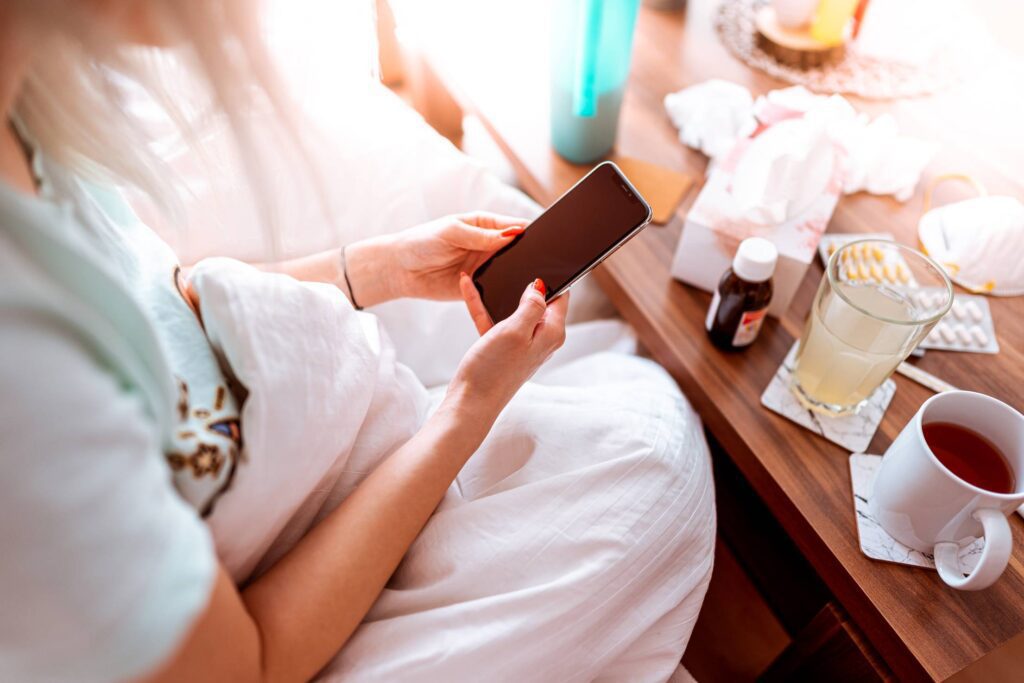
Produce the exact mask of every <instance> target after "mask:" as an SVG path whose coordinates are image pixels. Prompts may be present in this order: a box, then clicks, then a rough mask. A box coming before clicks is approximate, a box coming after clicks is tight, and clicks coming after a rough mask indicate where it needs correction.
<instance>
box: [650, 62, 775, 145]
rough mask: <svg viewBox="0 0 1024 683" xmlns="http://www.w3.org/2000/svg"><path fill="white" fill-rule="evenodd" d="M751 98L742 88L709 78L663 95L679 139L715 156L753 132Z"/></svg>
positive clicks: (755, 125) (748, 92)
mask: <svg viewBox="0 0 1024 683" xmlns="http://www.w3.org/2000/svg"><path fill="white" fill-rule="evenodd" d="M753 104H754V98H753V97H751V95H750V91H749V90H747V89H746V88H744V87H743V86H742V85H738V84H736V83H732V82H730V81H723V80H720V79H711V80H709V81H704V82H703V83H699V84H697V85H693V86H690V87H689V88H684V89H683V90H680V91H679V92H675V93H670V94H668V95H666V96H665V109H666V111H668V115H669V118H671V119H672V123H673V124H674V125H675V127H676V128H678V129H679V140H680V142H682V143H683V144H684V145H686V146H687V147H693V148H695V149H699V150H700V151H702V152H704V153H705V154H707V155H708V156H709V157H716V156H718V155H720V154H724V153H725V152H728V151H729V149H731V148H732V146H733V145H734V144H735V143H736V141H737V140H738V139H740V138H741V137H746V136H748V135H750V134H751V133H752V132H754V129H755V128H756V127H757V121H755V120H754V116H753Z"/></svg>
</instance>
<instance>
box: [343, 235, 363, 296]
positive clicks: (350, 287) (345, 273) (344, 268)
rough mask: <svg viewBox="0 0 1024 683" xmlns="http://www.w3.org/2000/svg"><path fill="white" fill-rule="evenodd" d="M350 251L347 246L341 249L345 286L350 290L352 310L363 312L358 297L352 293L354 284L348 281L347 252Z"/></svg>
mask: <svg viewBox="0 0 1024 683" xmlns="http://www.w3.org/2000/svg"><path fill="white" fill-rule="evenodd" d="M346 249H348V245H347V244H346V245H345V246H343V247H342V248H341V274H342V275H344V276H345V286H346V287H347V288H348V300H349V301H351V302H352V308H354V309H356V310H357V311H361V310H363V307H362V306H360V305H359V304H358V303H356V295H355V294H354V293H353V292H352V282H351V281H350V280H349V279H348V264H347V263H345V250H346Z"/></svg>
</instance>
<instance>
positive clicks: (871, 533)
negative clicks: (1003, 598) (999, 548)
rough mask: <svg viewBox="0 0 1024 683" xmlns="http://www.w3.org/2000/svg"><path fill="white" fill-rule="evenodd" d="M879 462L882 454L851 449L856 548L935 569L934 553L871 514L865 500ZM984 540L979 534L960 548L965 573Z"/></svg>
mask: <svg viewBox="0 0 1024 683" xmlns="http://www.w3.org/2000/svg"><path fill="white" fill-rule="evenodd" d="M881 465H882V456H880V455H869V454H866V453H854V454H853V455H851V456H850V480H851V481H852V482H853V509H854V514H855V515H856V517H857V536H859V537H860V549H861V552H863V553H864V554H865V555H867V556H868V557H870V558H872V559H875V560H885V561H886V562H897V563H899V564H909V565H911V566H914V567H926V568H928V569H935V557H934V556H932V555H931V554H929V553H922V552H920V551H917V550H914V549H913V548H908V547H907V546H905V545H903V544H902V543H900V542H899V541H897V540H896V539H895V538H893V537H892V536H890V535H889V534H887V533H886V532H885V529H883V528H882V527H881V525H880V524H879V523H878V522H877V521H876V520H875V518H874V517H872V516H871V513H870V512H869V511H868V501H870V500H871V490H872V489H873V488H874V486H875V475H876V474H878V469H879V467H881ZM984 547H985V541H984V540H983V539H980V538H976V539H974V541H972V542H971V543H969V544H968V545H966V546H964V547H963V548H961V549H960V567H961V568H962V569H963V570H964V572H966V573H970V572H971V571H973V570H974V566H975V565H976V564H977V563H978V558H979V557H980V556H981V550H982V548H984Z"/></svg>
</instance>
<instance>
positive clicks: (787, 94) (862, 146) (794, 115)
mask: <svg viewBox="0 0 1024 683" xmlns="http://www.w3.org/2000/svg"><path fill="white" fill-rule="evenodd" d="M744 94H745V95H746V97H744ZM745 102H750V104H749V107H748V108H746V109H745V108H744V106H745V105H744V103H745ZM665 108H666V110H667V111H668V114H669V118H671V119H672V122H673V124H675V125H676V126H677V127H679V129H680V131H679V139H680V141H681V142H683V144H685V145H687V146H689V147H694V148H697V149H700V150H701V151H703V152H704V153H705V154H707V155H708V156H710V157H711V158H712V159H714V160H716V161H717V160H718V159H719V158H720V157H722V156H723V155H725V154H726V153H727V152H729V151H730V150H731V149H732V148H733V147H734V146H735V144H736V143H737V142H738V141H740V140H742V139H743V138H745V137H747V136H749V135H750V134H751V133H752V132H753V131H754V130H756V129H757V127H758V126H768V127H769V128H768V129H767V130H771V128H772V127H775V126H776V125H777V124H779V123H780V122H782V121H786V120H789V119H794V120H800V121H802V122H804V123H805V124H806V125H808V126H815V127H822V129H823V130H824V131H825V139H827V140H830V141H831V142H833V143H834V144H835V145H836V146H837V147H838V149H839V150H841V154H842V157H843V172H842V177H843V192H844V193H846V194H850V193H853V192H860V191H866V192H870V193H871V194H877V195H893V196H894V197H895V198H896V199H898V200H899V201H904V202H905V201H907V200H908V199H910V197H911V196H912V195H913V193H914V188H915V187H916V185H917V182H918V180H919V179H920V177H921V172H922V171H923V170H924V167H925V166H926V165H927V164H928V162H929V161H931V159H932V158H933V157H934V156H935V153H936V152H937V151H938V146H937V145H936V144H934V143H932V142H927V141H923V140H918V139H916V138H911V137H908V136H901V135H900V134H899V131H898V127H897V125H896V120H895V119H894V118H893V117H892V116H891V115H889V114H882V115H880V116H878V117H876V118H875V119H873V120H872V119H871V118H870V117H869V116H867V115H866V114H863V113H859V112H857V110H856V109H854V108H853V106H852V105H851V104H850V103H849V102H848V101H847V100H846V99H845V98H843V97H842V96H840V95H830V96H826V95H816V94H814V93H812V92H810V91H809V90H807V89H806V88H804V87H803V86H793V87H791V88H784V89H781V90H773V91H771V92H769V93H767V94H766V95H764V96H761V97H759V98H757V100H756V101H754V100H753V98H751V97H750V92H749V91H748V90H747V89H746V88H744V87H743V86H741V85H738V84H736V83H730V82H728V81H721V80H711V81H706V82H704V83H699V84H697V85H694V86H690V87H689V88H685V89H683V90H681V91H679V92H677V93H672V94H670V95H668V96H666V97H665ZM716 116H717V117H720V120H715V117H716ZM751 122H752V123H751ZM755 139H756V138H755ZM825 139H822V140H821V141H820V142H824V141H825ZM748 151H749V152H751V153H761V151H768V150H757V149H753V148H752V149H750V150H748ZM780 153H782V151H781V150H780ZM808 180H809V179H808Z"/></svg>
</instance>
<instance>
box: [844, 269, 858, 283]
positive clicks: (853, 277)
mask: <svg viewBox="0 0 1024 683" xmlns="http://www.w3.org/2000/svg"><path fill="white" fill-rule="evenodd" d="M846 279H847V280H848V281H849V282H856V281H857V280H858V279H859V278H858V277H857V269H856V268H854V267H853V266H849V267H847V269H846Z"/></svg>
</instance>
